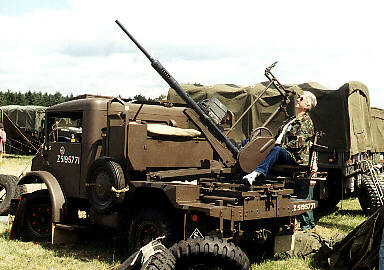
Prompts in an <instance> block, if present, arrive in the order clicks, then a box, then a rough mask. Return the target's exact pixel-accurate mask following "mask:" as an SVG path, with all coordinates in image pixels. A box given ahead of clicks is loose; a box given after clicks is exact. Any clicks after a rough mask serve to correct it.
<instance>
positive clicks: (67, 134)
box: [47, 112, 83, 143]
mask: <svg viewBox="0 0 384 270" xmlns="http://www.w3.org/2000/svg"><path fill="white" fill-rule="evenodd" d="M47 133H48V134H47V135H48V141H49V142H67V143H81V137H82V133H83V128H82V113H73V112H71V113H48V114H47Z"/></svg>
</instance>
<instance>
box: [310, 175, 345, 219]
mask: <svg viewBox="0 0 384 270" xmlns="http://www.w3.org/2000/svg"><path fill="white" fill-rule="evenodd" d="M342 177H343V176H342V172H341V170H329V171H328V176H327V180H326V185H327V190H328V197H327V198H325V199H321V200H319V207H318V208H317V209H316V211H315V212H316V213H318V214H326V215H327V214H331V213H333V212H335V211H336V209H337V204H338V203H339V202H340V200H341V198H342V192H343V190H342V181H343V178H342ZM318 188H319V185H316V187H315V189H316V191H315V192H314V193H318V192H319V190H318Z"/></svg>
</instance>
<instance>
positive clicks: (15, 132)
mask: <svg viewBox="0 0 384 270" xmlns="http://www.w3.org/2000/svg"><path fill="white" fill-rule="evenodd" d="M45 109H46V107H43V106H19V105H8V106H2V107H0V112H1V122H2V123H4V129H5V131H6V133H7V142H6V149H7V152H12V153H18V154H21V153H31V152H32V153H34V152H35V151H36V150H37V149H38V148H39V138H38V133H39V128H40V125H41V120H42V119H43V117H44V112H45Z"/></svg>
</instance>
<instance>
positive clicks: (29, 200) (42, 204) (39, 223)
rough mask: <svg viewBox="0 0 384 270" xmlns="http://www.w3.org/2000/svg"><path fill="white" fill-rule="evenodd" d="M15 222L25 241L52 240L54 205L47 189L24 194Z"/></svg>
mask: <svg viewBox="0 0 384 270" xmlns="http://www.w3.org/2000/svg"><path fill="white" fill-rule="evenodd" d="M14 223H15V224H14V226H16V230H17V233H18V234H19V235H20V238H21V239H22V240H23V241H35V242H48V241H50V240H51V236H52V206H51V201H50V198H49V194H48V192H47V190H39V191H35V192H33V193H31V194H28V195H24V196H23V197H22V199H21V202H20V204H19V207H18V208H17V210H16V214H15V220H14Z"/></svg>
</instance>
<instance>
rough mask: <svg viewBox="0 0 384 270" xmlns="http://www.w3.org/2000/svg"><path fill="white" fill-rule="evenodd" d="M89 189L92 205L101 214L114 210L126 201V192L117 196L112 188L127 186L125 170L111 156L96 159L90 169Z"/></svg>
mask: <svg viewBox="0 0 384 270" xmlns="http://www.w3.org/2000/svg"><path fill="white" fill-rule="evenodd" d="M88 172H89V173H88V177H87V184H88V186H87V191H88V199H89V202H90V204H91V207H92V208H93V209H94V210H95V211H96V212H97V213H100V214H108V213H110V212H112V211H113V210H114V208H115V206H116V205H117V204H120V203H122V202H123V201H124V193H123V194H121V195H119V196H117V195H116V194H114V193H113V192H112V190H111V188H112V187H115V188H116V189H117V190H119V189H123V188H125V178H124V172H123V169H122V168H121V166H120V165H119V164H118V163H117V162H115V161H113V160H112V159H110V158H100V159H97V160H95V161H94V162H93V163H92V165H91V166H90V168H89V170H88Z"/></svg>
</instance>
